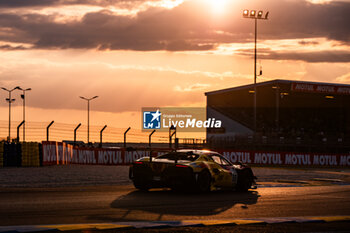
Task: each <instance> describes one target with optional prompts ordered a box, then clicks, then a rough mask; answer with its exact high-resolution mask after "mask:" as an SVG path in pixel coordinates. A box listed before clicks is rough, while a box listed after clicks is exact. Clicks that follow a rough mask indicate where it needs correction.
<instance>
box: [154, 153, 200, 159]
mask: <svg viewBox="0 0 350 233" xmlns="http://www.w3.org/2000/svg"><path fill="white" fill-rule="evenodd" d="M198 157H199V155H197V154H193V153H185V152H171V153H167V154H164V155H160V156H158V157H157V159H169V160H188V161H195V160H196V159H198Z"/></svg>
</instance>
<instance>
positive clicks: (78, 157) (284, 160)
mask: <svg viewBox="0 0 350 233" xmlns="http://www.w3.org/2000/svg"><path fill="white" fill-rule="evenodd" d="M42 145H43V165H44V166H45V165H56V164H89V165H128V164H131V163H132V162H134V161H135V160H137V159H139V158H142V157H145V156H150V153H151V151H149V150H146V149H145V150H141V149H138V150H130V151H129V150H125V149H124V148H115V149H104V148H81V147H73V146H72V145H69V144H66V143H62V142H43V143H42ZM166 151H169V149H164V148H163V149H154V150H153V151H152V155H153V156H157V155H159V154H162V153H164V152H166ZM218 152H219V153H220V154H222V155H223V156H224V157H225V158H226V159H227V160H229V161H231V162H232V163H236V162H239V161H241V162H242V163H247V164H257V165H276V166H293V167H295V166H328V167H339V166H342V167H350V154H318V153H295V152H261V151H237V150H218Z"/></svg>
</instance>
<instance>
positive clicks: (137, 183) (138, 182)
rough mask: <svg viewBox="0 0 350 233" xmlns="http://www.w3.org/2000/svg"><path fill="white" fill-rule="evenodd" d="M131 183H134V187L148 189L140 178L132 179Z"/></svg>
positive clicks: (142, 189)
mask: <svg viewBox="0 0 350 233" xmlns="http://www.w3.org/2000/svg"><path fill="white" fill-rule="evenodd" d="M133 183H134V186H135V188H137V189H139V190H141V191H148V189H149V187H148V185H147V184H146V183H145V181H143V180H142V179H134V180H133Z"/></svg>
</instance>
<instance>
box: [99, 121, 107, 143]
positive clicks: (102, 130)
mask: <svg viewBox="0 0 350 233" xmlns="http://www.w3.org/2000/svg"><path fill="white" fill-rule="evenodd" d="M106 127H107V125H105V126H104V127H103V128H102V129H101V131H100V147H102V132H103V130H105V128H106Z"/></svg>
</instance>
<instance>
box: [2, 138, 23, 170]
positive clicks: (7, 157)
mask: <svg viewBox="0 0 350 233" xmlns="http://www.w3.org/2000/svg"><path fill="white" fill-rule="evenodd" d="M21 151H22V148H21V144H16V143H5V144H4V157H3V158H4V160H3V161H4V163H3V166H4V167H20V166H21V165H22V158H21V157H22V155H21Z"/></svg>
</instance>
